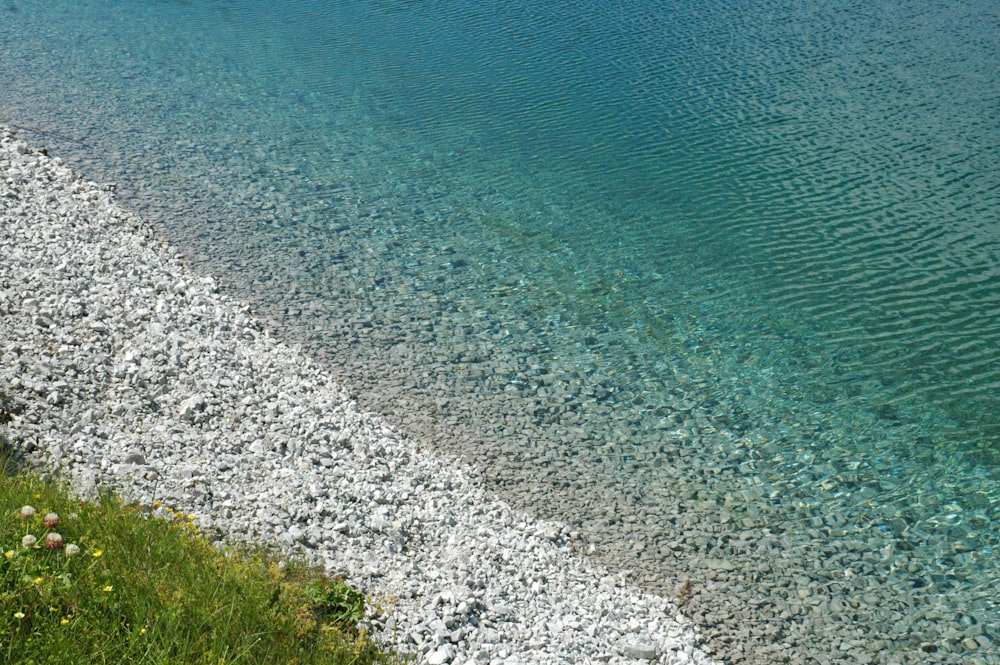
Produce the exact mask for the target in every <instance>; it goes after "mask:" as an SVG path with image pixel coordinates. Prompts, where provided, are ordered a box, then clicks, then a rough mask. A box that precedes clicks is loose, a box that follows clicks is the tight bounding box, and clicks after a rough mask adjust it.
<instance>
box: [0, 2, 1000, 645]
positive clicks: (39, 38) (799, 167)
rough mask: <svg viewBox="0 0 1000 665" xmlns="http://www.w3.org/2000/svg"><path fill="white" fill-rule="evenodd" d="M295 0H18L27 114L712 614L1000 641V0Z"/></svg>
mask: <svg viewBox="0 0 1000 665" xmlns="http://www.w3.org/2000/svg"><path fill="white" fill-rule="evenodd" d="M272 5H273V3H263V2H253V1H249V0H247V1H238V2H215V3H208V4H201V3H183V2H154V3H139V4H136V3H107V2H73V3H68V2H46V3H34V2H16V1H8V2H6V3H5V4H4V6H3V8H2V9H0V54H2V57H0V78H2V80H3V81H4V82H5V91H4V94H3V95H0V121H2V122H5V123H8V124H13V125H16V126H20V127H21V128H22V132H23V133H24V135H25V137H26V138H29V139H30V140H32V141H33V142H35V143H41V144H44V145H49V146H51V147H52V148H53V149H54V150H57V151H58V152H59V153H60V154H64V155H66V156H67V158H69V159H71V160H72V161H73V162H74V164H75V165H77V166H80V167H83V168H84V170H85V172H87V173H89V174H91V175H92V176H93V177H103V178H106V179H109V180H114V181H116V182H118V183H119V184H120V191H121V192H122V195H123V198H125V199H126V201H128V202H130V203H132V204H133V205H135V206H137V207H139V208H141V209H143V210H145V211H147V212H148V213H149V214H150V215H151V216H152V217H153V219H155V220H156V221H157V223H159V224H160V225H161V226H162V228H163V230H164V232H165V233H166V234H167V235H168V236H169V237H170V238H171V239H172V240H173V241H174V242H176V243H177V244H178V246H180V247H182V248H184V249H185V251H186V252H187V253H188V254H189V256H191V258H192V260H193V261H195V262H197V263H202V264H204V265H205V266H206V267H207V268H209V269H212V270H215V271H219V272H222V273H223V274H225V275H227V276H228V279H229V280H230V281H231V282H232V283H233V284H234V288H235V289H238V290H239V292H240V293H241V294H242V295H245V296H246V297H249V298H256V299H258V301H259V306H260V307H261V309H262V311H266V312H267V313H268V315H270V316H273V317H274V318H280V319H283V320H285V321H286V322H287V321H291V322H292V323H296V324H297V325H299V326H300V330H299V331H298V334H299V335H300V336H303V337H305V338H308V340H310V341H309V342H308V343H311V345H312V347H311V348H313V349H314V350H315V351H316V352H317V353H319V354H323V353H326V354H328V356H329V357H330V358H331V360H332V361H333V364H335V365H336V366H337V367H338V368H339V370H340V371H341V376H342V377H343V378H344V379H345V380H346V381H348V382H350V383H351V384H352V385H356V386H357V387H358V388H357V389H358V391H359V398H360V399H362V401H363V402H364V403H366V404H368V405H370V406H372V407H374V408H378V409H379V410H382V411H385V412H388V413H390V415H393V416H395V417H396V418H397V421H398V422H400V423H401V424H402V425H403V426H405V427H407V428H408V429H409V430H410V431H413V432H415V433H416V434H417V435H419V436H423V437H427V438H432V439H434V440H438V443H437V445H439V446H440V447H441V448H442V449H444V450H449V451H452V452H457V453H459V454H463V455H466V456H468V457H470V458H471V459H472V460H474V461H477V462H478V463H480V464H481V466H483V467H484V468H486V469H487V471H488V475H489V476H490V477H491V478H493V482H495V483H496V484H497V485H498V486H500V487H501V488H503V487H505V486H506V485H507V483H506V481H504V480H503V478H504V477H505V476H510V477H511V478H516V479H521V481H523V482H527V483H529V484H530V483H531V482H533V481H532V476H544V477H547V479H546V480H539V481H538V482H537V485H538V489H537V491H535V496H534V498H532V497H531V496H529V495H530V494H531V492H526V493H525V492H521V493H522V494H525V496H526V498H524V500H525V501H526V502H527V503H529V504H532V505H535V506H536V507H539V504H541V506H542V507H539V510H541V511H542V512H551V513H553V514H555V515H556V516H561V517H563V518H565V519H567V520H569V521H571V522H578V523H580V524H582V525H584V526H586V525H590V526H591V527H593V525H594V524H597V527H594V528H593V529H592V530H596V531H598V532H600V531H602V530H603V531H611V532H614V530H615V529H618V532H619V535H618V536H617V537H613V538H612V540H614V541H615V542H614V543H613V544H610V545H609V544H606V543H603V541H601V539H600V536H599V534H597V535H595V534H593V533H591V534H590V536H589V537H591V538H592V539H593V540H592V543H591V544H592V545H594V546H595V548H597V549H598V550H600V549H601V547H605V546H606V547H608V548H609V551H610V553H609V554H608V556H610V558H611V559H612V560H614V561H618V562H623V563H627V562H629V561H630V560H631V559H633V558H634V559H635V560H636V561H635V565H636V566H637V568H638V569H639V570H641V571H643V572H642V573H640V574H639V575H638V579H639V581H640V582H642V583H644V584H647V585H649V586H651V587H654V588H658V589H660V590H669V589H670V588H672V585H674V580H677V579H680V578H681V577H683V576H684V575H694V574H696V571H698V570H699V569H700V568H702V569H703V568H704V567H705V566H706V561H707V562H708V564H710V565H709V568H712V570H714V571H716V573H718V574H715V573H713V574H712V575H709V579H706V581H705V584H704V587H705V588H706V589H707V591H706V593H709V592H710V591H711V589H712V588H713V587H712V585H713V584H714V585H716V590H717V591H718V590H719V589H729V588H730V586H726V585H731V588H732V589H738V590H739V591H738V593H737V595H738V596H739V597H741V598H743V597H745V598H746V602H745V603H743V607H742V608H741V609H740V611H739V612H738V613H737V614H735V615H733V616H726V617H722V618H723V619H725V621H724V622H723V623H725V624H727V626H721V627H720V626H714V627H713V625H712V624H711V622H712V618H713V615H712V614H711V610H709V609H704V610H700V609H697V608H692V612H694V613H695V614H698V612H703V615H702V618H703V619H704V623H705V624H706V632H707V633H708V634H709V636H710V637H712V636H716V635H720V634H721V633H724V632H726V631H729V633H733V632H734V631H735V630H736V628H735V627H734V625H735V624H739V623H741V622H748V623H749V622H755V621H773V622H777V623H781V622H786V623H788V624H789V625H792V624H794V626H793V627H788V628H787V634H786V635H784V638H783V639H785V640H787V641H788V642H789V643H791V646H789V649H790V650H791V652H794V653H796V654H799V655H798V656H797V657H802V658H806V656H803V655H802V654H803V653H806V652H813V653H815V652H816V651H817V650H821V649H828V650H829V652H830V653H831V654H835V655H836V657H837V658H840V657H847V656H846V655H845V654H847V655H850V656H851V657H853V656H854V655H855V652H854V651H853V650H852V649H853V648H854V647H853V646H852V647H851V649H843V648H842V646H843V644H845V641H844V640H845V639H847V638H845V637H844V636H845V635H847V634H848V633H850V631H851V630H854V629H855V627H856V624H857V623H858V622H864V623H866V624H874V625H875V627H874V628H866V629H865V630H866V632H865V634H864V635H863V638H862V637H858V638H857V639H858V640H860V642H859V645H860V646H857V649H859V650H860V652H866V653H870V654H873V655H872V657H873V658H875V659H876V660H877V661H878V662H893V659H894V658H895V659H897V660H902V661H904V662H905V661H908V660H911V659H912V660H913V662H919V659H921V658H932V659H933V658H938V659H940V662H951V661H953V659H954V658H957V657H959V656H962V657H989V654H988V652H989V651H990V649H989V647H988V646H987V647H982V646H976V647H971V646H970V645H968V644H965V645H963V642H962V640H963V639H973V640H975V639H976V637H977V636H978V635H981V634H984V633H985V634H986V635H987V636H992V637H993V638H994V639H993V641H994V643H995V642H996V640H1000V634H998V633H997V630H998V626H1000V619H998V614H997V607H996V606H995V605H994V604H993V602H992V595H993V592H992V589H995V588H996V586H997V584H1000V564H997V563H996V561H997V560H1000V557H996V556H995V551H996V548H997V547H998V540H1000V526H998V525H1000V418H998V416H997V414H1000V391H998V389H997V388H998V387H1000V362H998V361H1000V323H998V321H1000V214H998V212H1000V182H998V175H997V174H998V173H1000V121H998V120H1000V119H998V104H997V99H998V93H1000V83H998V80H997V74H996V72H997V71H1000V67H998V65H1000V63H998V60H1000V57H998V52H997V51H998V44H997V39H996V34H997V29H998V28H1000V25H998V24H1000V15H998V11H997V9H996V7H995V6H994V5H993V4H992V3H987V2H965V3H954V2H950V3H943V2H941V3H922V4H921V5H920V6H919V7H908V6H906V7H897V6H895V5H894V4H892V3H875V4H872V3H866V4H854V3H847V2H842V3H833V4H829V3H828V4H827V5H824V6H823V7H821V8H820V7H817V8H803V7H801V6H799V4H798V3H782V2H767V3H764V4H761V3H714V2H710V3H664V2H618V3H608V2H577V3H556V4H554V5H553V6H548V5H545V6H539V3H521V2H514V3H511V2H505V3H490V2H487V3H483V2H477V3H469V2H459V1H449V2H438V3H398V2H341V3H329V2H306V1H290V2H283V3H279V5H278V6H277V7H274V6H272ZM677 467H684V470H678V469H677ZM549 469H551V473H550V472H549ZM540 470H542V471H540ZM549 476H551V478H548V477H549ZM519 482H520V481H519ZM515 484H516V483H515V482H514V481H511V482H510V485H511V486H513V485H515ZM591 487H595V488H604V489H603V490H601V491H597V490H594V496H596V497H597V498H598V503H600V502H602V501H603V502H605V503H606V507H607V514H605V515H602V514H601V513H602V509H601V508H600V506H596V507H595V506H594V505H593V503H594V502H593V501H589V502H588V501H585V500H584V499H582V498H580V496H579V494H580V490H581V489H587V490H588V491H589V489H590V488H591ZM616 488H617V489H616ZM508 489H510V488H508ZM510 491H512V492H514V493H515V494H517V492H519V491H520V490H516V489H510ZM547 493H549V494H547ZM538 494H541V496H540V497H539V496H538ZM546 496H548V497H549V498H548V499H546ZM574 497H575V498H574ZM623 497H624V498H623ZM563 499H566V500H567V503H566V506H567V507H565V508H564V510H563V509H552V508H551V507H549V508H548V509H546V508H545V507H544V505H545V504H546V502H548V503H559V502H561V501H562V500H563ZM619 499H621V502H619ZM577 503H579V504H580V505H579V506H577V505H576V504H577ZM678 513H685V514H686V513H690V514H691V515H693V516H696V517H697V519H695V517H692V518H691V519H690V521H688V522H685V521H684V519H686V518H682V519H680V521H679V522H678V521H675V518H674V515H676V514H678ZM623 514H624V515H626V517H625V518H623V517H622V515H623ZM629 515H633V516H636V515H637V516H638V518H636V519H632V520H631V521H630V520H629V519H628V517H627V516H629ZM601 520H605V521H604V522H602V521H601ZM637 523H650V524H651V526H649V527H648V528H647V527H645V526H643V527H640V526H636V524H637ZM706 525H708V526H706ZM685 529H691V530H694V531H698V533H700V534H702V535H700V536H698V537H691V538H688V539H687V540H685V539H684V538H683V537H682V535H679V534H680V533H681V532H683V531H684V530H685ZM699 529H700V531H699ZM584 531H586V529H584ZM630 539H633V540H635V541H637V542H641V543H643V545H642V547H641V548H640V547H638V546H637V547H635V548H634V549H630V546H628V545H627V542H628V541H629V540H630ZM623 542H624V543H626V544H624V545H623ZM671 543H674V544H675V545H676V547H675V546H674V545H671ZM772 546H773V547H775V548H777V549H779V550H781V551H782V552H783V553H778V552H774V553H772V554H768V555H766V556H764V557H763V562H762V560H761V556H762V555H761V554H760V552H767V551H769V549H768V548H770V547H772ZM789 553H791V555H789ZM768 557H770V558H771V559H772V560H773V561H774V563H773V565H771V564H768V563H767V560H768ZM727 558H731V559H732V560H733V561H734V562H736V565H737V568H738V569H739V570H740V571H741V574H740V575H730V574H729V572H731V571H728V569H727V568H728V566H727V565H724V564H720V563H719V561H721V560H723V559H727ZM788 559H791V560H792V561H791V562H790V561H789V560H788ZM831 562H833V563H831ZM831 568H833V569H835V570H836V572H837V573H838V574H840V573H843V577H844V579H841V578H840V577H838V578H837V579H834V578H833V577H832V576H831V575H830V574H829V571H830V569H831ZM817 571H818V572H817ZM848 572H849V574H847V573H848ZM643 575H645V577H643ZM713 575H714V576H713ZM737 578H738V579H737ZM775 579H778V581H777V582H774V580H775ZM782 579H784V580H785V582H784V583H782V582H781V580H782ZM845 580H846V581H845ZM769 585H770V586H769ZM674 586H676V585H674ZM789 586H792V587H794V586H798V587H800V588H802V587H806V588H809V589H812V596H815V597H816V598H817V599H818V600H817V602H816V603H808V605H809V609H808V611H807V610H802V609H801V608H800V606H801V605H802V603H799V602H798V601H796V602H792V603H791V607H789V602H790V601H789V599H788V597H787V596H788V595H789V594H788V593H787V591H784V592H783V591H782V589H786V590H787V589H788V588H789ZM771 587H773V589H772V588H771ZM665 592H669V591H665ZM734 593H736V592H735V591H734ZM756 593H760V594H762V596H761V598H763V600H759V599H757V597H756V596H754V594H756ZM791 595H792V596H795V595H796V594H791ZM913 598H918V599H923V600H920V601H919V602H917V603H916V605H915V604H914V601H913ZM944 598H947V599H948V605H949V608H950V609H949V611H950V614H949V615H948V616H946V617H944V618H942V617H941V616H940V615H941V611H940V608H939V606H940V604H941V602H942V599H944ZM904 599H906V600H904ZM924 600H926V602H924ZM841 601H843V604H844V605H845V606H852V607H853V608H854V609H853V610H851V611H850V612H848V611H844V612H840V611H837V610H836V609H834V610H831V609H830V608H831V603H833V605H832V606H833V607H834V608H836V607H839V606H840V605H841V604H842V602H841ZM705 602H706V604H709V603H711V602H712V601H711V599H710V598H709V599H707V600H706V601H705ZM852 602H853V603H856V604H855V605H852ZM824 603H825V604H824ZM921 603H923V604H921ZM897 605H898V606H897ZM761 608H764V609H761ZM765 609H766V610H767V612H769V613H768V614H766V616H764V615H760V616H758V614H755V612H758V611H760V612H764V611H765ZM879 612H881V613H882V614H879ZM893 612H895V614H893ZM935 612H937V614H935ZM810 613H811V614H810ZM784 614H788V615H789V616H783V615H784ZM813 615H827V616H829V617H830V618H829V619H828V620H829V621H830V622H831V623H830V626H826V625H821V624H818V623H816V622H815V621H813V620H812V619H813ZM803 617H805V618H803ZM833 624H836V627H831V626H833ZM883 624H884V625H883ZM925 624H927V625H925ZM930 624H934V625H935V626H936V627H930ZM769 625H770V624H769ZM942 626H944V627H942ZM970 626H972V627H975V626H979V629H978V632H977V629H974V628H970ZM775 630H776V631H782V630H786V629H785V628H776V629H775ZM838 631H839V632H838ZM774 634H778V633H774ZM774 634H772V635H771V636H770V637H769V638H768V640H769V641H770V642H780V640H774V639H771V638H772V637H773V635H774ZM831 635H835V636H836V637H831ZM729 637H730V639H729V641H727V642H726V644H727V645H728V644H732V643H738V642H740V641H741V640H742V641H744V642H746V641H747V640H749V639H750V637H747V636H744V637H740V636H736V637H735V638H734V637H732V635H730V636H729ZM719 639H721V638H719ZM927 645H932V646H933V647H934V648H933V650H931V648H930V647H929V646H927ZM726 648H727V649H729V650H728V651H727V652H726V653H727V655H728V656H729V657H731V658H733V659H735V660H739V659H740V658H747V659H750V658H751V656H748V655H745V654H741V653H739V650H738V649H737V648H736V647H732V646H727V647H726ZM796 649H798V651H796ZM983 653H986V654H987V655H986V656H984V655H983ZM831 657H833V656H831ZM763 662H767V660H766V659H765V660H764V661H763ZM805 662H808V660H806V661H805ZM984 662H990V661H984Z"/></svg>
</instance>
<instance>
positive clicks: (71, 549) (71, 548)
mask: <svg viewBox="0 0 1000 665" xmlns="http://www.w3.org/2000/svg"><path fill="white" fill-rule="evenodd" d="M79 553H80V546H79V545H77V544H75V543H70V544H69V545H67V546H66V556H76V555H77V554H79Z"/></svg>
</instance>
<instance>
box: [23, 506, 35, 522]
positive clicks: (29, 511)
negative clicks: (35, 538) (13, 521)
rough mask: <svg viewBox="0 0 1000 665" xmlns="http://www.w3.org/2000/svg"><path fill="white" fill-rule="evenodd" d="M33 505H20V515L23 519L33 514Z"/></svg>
mask: <svg viewBox="0 0 1000 665" xmlns="http://www.w3.org/2000/svg"><path fill="white" fill-rule="evenodd" d="M35 512H36V511H35V508H34V506H21V517H23V518H24V519H30V518H32V517H34V516H35Z"/></svg>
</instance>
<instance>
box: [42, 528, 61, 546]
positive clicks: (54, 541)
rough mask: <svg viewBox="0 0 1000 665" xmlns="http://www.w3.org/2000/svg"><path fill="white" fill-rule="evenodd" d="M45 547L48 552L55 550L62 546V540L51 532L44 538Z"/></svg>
mask: <svg viewBox="0 0 1000 665" xmlns="http://www.w3.org/2000/svg"><path fill="white" fill-rule="evenodd" d="M45 546H46V547H48V548H49V549H50V550H57V549H59V548H60V547H62V546H63V539H62V536H60V535H59V534H58V533H56V532H55V531H53V532H52V533H50V534H49V535H47V536H45Z"/></svg>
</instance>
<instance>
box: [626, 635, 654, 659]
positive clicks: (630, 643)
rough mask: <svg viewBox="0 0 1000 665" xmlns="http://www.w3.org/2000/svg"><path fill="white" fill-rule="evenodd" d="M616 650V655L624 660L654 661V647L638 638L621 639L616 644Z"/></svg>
mask: <svg viewBox="0 0 1000 665" xmlns="http://www.w3.org/2000/svg"><path fill="white" fill-rule="evenodd" d="M617 648H618V653H620V654H621V655H623V656H625V657H626V658H636V659H639V660H655V659H656V645H655V644H653V643H652V642H649V641H648V640H644V639H641V638H638V637H629V638H625V639H623V640H622V641H621V642H619V643H618V644H617Z"/></svg>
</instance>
